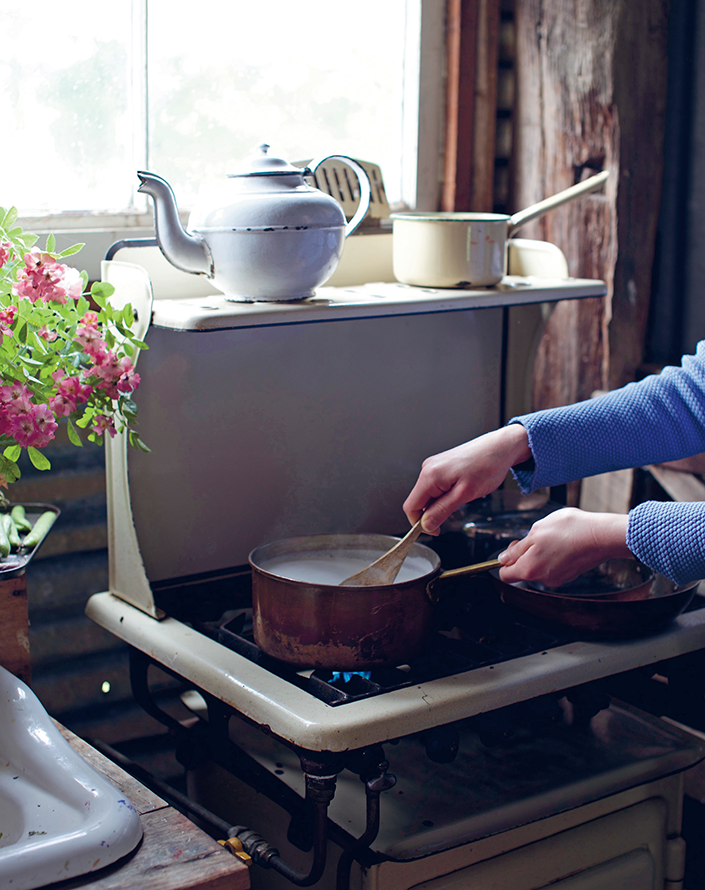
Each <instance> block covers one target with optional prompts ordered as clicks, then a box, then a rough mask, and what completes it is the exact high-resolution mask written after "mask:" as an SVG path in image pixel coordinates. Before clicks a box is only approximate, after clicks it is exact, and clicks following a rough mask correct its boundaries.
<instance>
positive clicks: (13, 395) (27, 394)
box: [0, 380, 33, 402]
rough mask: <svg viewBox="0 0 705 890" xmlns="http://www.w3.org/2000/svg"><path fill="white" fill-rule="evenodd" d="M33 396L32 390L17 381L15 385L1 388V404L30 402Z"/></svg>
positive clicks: (8, 384) (7, 384)
mask: <svg viewBox="0 0 705 890" xmlns="http://www.w3.org/2000/svg"><path fill="white" fill-rule="evenodd" d="M32 396H33V393H32V390H31V389H29V388H28V387H26V386H25V385H24V384H23V383H20V382H19V380H15V381H14V383H6V384H5V385H4V386H0V402H16V401H21V400H25V401H27V402H29V401H31V399H32Z"/></svg>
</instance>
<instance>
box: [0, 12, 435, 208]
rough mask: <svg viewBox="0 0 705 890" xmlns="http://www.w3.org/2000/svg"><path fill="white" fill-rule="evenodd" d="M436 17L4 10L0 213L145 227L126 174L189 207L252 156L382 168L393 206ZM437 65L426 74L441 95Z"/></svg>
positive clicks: (410, 172) (404, 174)
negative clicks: (328, 157)
mask: <svg viewBox="0 0 705 890" xmlns="http://www.w3.org/2000/svg"><path fill="white" fill-rule="evenodd" d="M424 6H425V12H424V10H423V7H424ZM444 6H445V4H444V3H443V2H442V0H425V2H422V0H384V2H383V3H380V2H379V0H356V2H355V3H349V2H347V0H309V2H307V3H306V4H305V5H303V6H296V5H295V4H292V3H291V2H290V0H267V2H266V3H248V2H240V0H237V2H232V3H228V4H224V3H221V2H218V0H200V2H198V3H196V4H194V2H193V0H188V2H187V0H116V2H115V3H113V4H111V5H110V7H109V8H106V7H105V6H104V5H102V4H97V3H95V2H94V0H66V2H65V3H64V4H62V5H61V7H58V8H57V7H56V4H55V3H54V2H53V0H52V2H50V0H35V2H34V3H32V4H26V3H23V2H21V0H3V5H2V11H1V12H0V21H1V22H2V31H3V33H4V34H5V35H10V34H11V35H12V40H6V41H5V46H4V52H3V59H2V60H1V61H0V84H1V88H0V114H1V115H2V120H3V130H4V132H5V133H6V134H12V137H11V138H10V139H6V140H5V141H4V144H3V150H2V153H3V156H4V166H5V169H6V170H7V169H11V170H12V174H13V175H12V177H11V178H10V177H8V178H6V179H5V189H7V187H8V185H9V186H11V190H10V193H9V194H8V193H7V192H6V193H5V194H3V202H4V203H14V204H16V205H17V206H18V207H19V208H20V210H21V213H22V214H23V215H25V216H28V215H31V216H37V215H42V216H44V215H48V214H55V213H59V212H64V213H65V212H70V213H74V214H86V213H88V214H90V213H96V212H113V213H115V212H117V213H122V212H128V213H134V212H135V211H138V212H140V211H141V212H144V210H146V205H145V204H144V201H143V200H141V199H140V198H138V197H136V194H135V189H136V185H137V180H136V176H135V171H136V170H137V169H139V168H146V169H150V170H154V171H155V172H159V173H160V174H161V175H164V176H165V177H166V178H167V179H168V180H169V181H170V182H171V183H172V185H173V187H174V189H175V191H176V192H177V197H178V199H179V203H180V204H181V205H182V206H185V207H187V206H189V205H190V204H192V203H193V202H194V201H195V200H196V198H197V195H198V190H199V188H200V187H201V186H202V185H203V184H204V181H205V180H207V179H209V178H217V177H220V176H223V175H224V174H225V173H227V170H228V167H229V166H230V165H232V163H233V162H237V161H240V160H242V159H243V158H244V157H245V156H247V155H248V154H250V152H251V151H252V149H253V148H254V146H255V145H257V144H259V143H260V142H263V141H266V142H269V143H270V144H271V145H272V150H273V151H274V152H276V153H278V154H281V155H282V156H284V157H286V158H287V159H289V160H298V159H303V158H309V157H312V156H315V155H320V154H324V153H329V152H330V153H345V154H350V155H352V156H354V157H359V158H362V159H364V160H369V161H373V162H375V163H378V164H380V166H381V167H382V172H383V175H384V178H385V184H386V186H387V190H388V193H389V197H390V200H392V201H395V200H399V199H400V198H401V197H402V192H403V190H404V189H406V190H407V191H408V188H409V184H408V183H409V180H410V177H411V178H412V179H413V176H414V168H415V163H412V164H411V167H409V166H408V165H407V169H406V171H404V170H403V169H402V163H401V158H402V155H403V154H404V151H403V148H402V141H404V142H405V148H406V154H407V155H409V154H414V159H415V155H416V146H415V145H414V142H415V139H416V137H417V135H418V127H417V126H416V122H417V119H418V105H419V103H418V99H417V98H416V92H415V91H412V93H410V92H409V80H410V78H411V80H412V81H414V80H415V79H416V78H417V77H418V75H419V71H420V68H421V67H423V66H422V65H421V61H422V59H423V58H424V57H422V55H421V53H420V49H419V32H420V29H421V28H422V27H424V26H425V27H426V29H427V30H429V28H428V21H429V20H430V19H434V20H435V23H436V25H435V30H436V32H437V33H438V32H439V26H438V21H439V19H440V32H442V20H443V12H444ZM424 17H425V18H424ZM425 58H427V54H426V57H425ZM441 63H442V60H441V59H438V58H435V59H432V60H431V65H430V67H431V68H432V69H434V66H435V72H434V76H435V78H436V79H437V80H439V81H440V77H441V72H440V68H441ZM426 66H427V67H429V65H428V60H427V62H426ZM405 74H406V94H405ZM410 96H411V98H409V97H410ZM404 115H406V118H407V119H406V121H405V120H404V119H403V118H404ZM415 126H416V132H415V133H414V132H413V131H414V127H415ZM409 148H411V152H410V151H409ZM404 181H406V185H404Z"/></svg>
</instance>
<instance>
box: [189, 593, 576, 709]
mask: <svg viewBox="0 0 705 890" xmlns="http://www.w3.org/2000/svg"><path fill="white" fill-rule="evenodd" d="M473 599H474V601H475V602H477V598H476V597H474V598H473ZM481 602H483V603H484V605H482V606H480V607H475V606H470V607H468V604H467V602H466V601H465V599H464V598H461V599H460V601H458V602H455V603H446V615H445V616H443V617H442V618H441V620H440V621H439V625H438V629H437V630H436V632H435V633H433V634H432V635H431V636H430V638H429V640H428V642H427V643H426V646H425V648H424V650H423V652H422V653H421V654H420V655H419V656H418V657H417V658H415V659H413V660H412V661H411V662H410V663H409V664H405V665H397V666H396V667H383V668H372V669H371V670H369V671H361V672H355V671H344V672H341V671H331V670H322V669H317V670H313V671H298V670H297V669H296V668H294V667H292V666H290V665H287V664H285V663H284V662H281V661H278V660H277V659H274V658H272V657H271V656H269V655H266V654H265V653H264V652H262V651H261V650H260V649H259V648H258V646H257V645H256V643H255V641H254V638H253V635H252V627H251V612H250V610H246V609H243V610H242V611H241V612H240V613H239V614H237V615H236V616H234V617H228V618H226V619H221V621H220V622H212V623H211V622H209V623H204V624H203V625H201V626H200V628H199V629H201V630H202V631H203V632H205V633H207V634H208V635H209V636H211V637H213V638H214V639H216V640H217V641H218V642H219V643H221V644H222V645H224V646H227V647H228V648H229V649H232V650H233V651H235V652H237V653H238V654H239V655H242V656H244V657H245V658H247V659H249V660H250V661H253V662H255V663H256V664H259V665H260V666H262V667H264V668H266V669H267V670H269V671H271V672H272V673H274V674H276V675H277V676H279V677H281V678H282V679H284V680H287V681H288V682H290V683H292V684H293V685H295V686H297V687H298V688H300V689H304V690H305V691H307V692H308V693H309V694H310V695H312V696H314V697H315V698H318V699H320V700H321V701H324V702H326V704H329V705H336V706H338V705H344V704H347V703H349V702H354V701H359V700H360V699H363V698H371V697H373V696H377V695H383V694H384V693H385V692H390V691H392V690H395V689H401V688H403V687H405V686H413V685H417V684H419V683H423V682H426V681H428V680H438V679H441V678H443V677H450V676H452V675H454V674H460V673H466V672H468V671H473V670H475V669H477V668H481V667H487V666H488V665H494V664H500V663H501V662H505V661H510V660H511V659H514V658H518V657H521V656H523V655H530V654H532V653H538V652H544V651H546V650H548V649H553V648H555V647H557V646H562V645H564V644H565V643H567V642H570V641H572V640H573V639H575V637H574V634H573V632H572V631H570V630H566V629H563V628H557V627H555V626H549V625H547V624H545V623H542V622H538V621H534V619H532V618H531V617H530V616H527V615H523V614H520V613H518V612H515V611H514V610H512V609H509V608H507V607H506V606H504V605H503V604H502V603H500V602H498V601H497V600H496V599H493V600H492V601H491V602H488V601H487V600H483V599H482V598H481ZM231 616H232V613H231Z"/></svg>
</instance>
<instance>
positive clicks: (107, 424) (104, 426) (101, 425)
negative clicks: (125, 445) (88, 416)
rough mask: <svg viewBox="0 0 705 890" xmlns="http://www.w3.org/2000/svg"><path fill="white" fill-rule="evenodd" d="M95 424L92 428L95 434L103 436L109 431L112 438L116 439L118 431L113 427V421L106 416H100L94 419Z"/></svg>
mask: <svg viewBox="0 0 705 890" xmlns="http://www.w3.org/2000/svg"><path fill="white" fill-rule="evenodd" d="M94 420H95V423H94V424H93V426H92V427H91V429H92V430H93V432H94V433H96V434H97V435H99V436H102V435H103V433H104V432H105V431H106V430H107V431H108V432H109V433H110V436H111V438H114V437H115V434H116V433H117V430H116V429H115V426H114V425H113V422H112V420H111V419H110V418H109V417H106V416H105V414H98V415H96V417H95V418H94Z"/></svg>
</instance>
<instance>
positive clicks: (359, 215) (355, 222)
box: [308, 155, 372, 238]
mask: <svg viewBox="0 0 705 890" xmlns="http://www.w3.org/2000/svg"><path fill="white" fill-rule="evenodd" d="M324 161H342V162H343V163H344V164H347V165H348V167H350V169H351V170H352V171H353V173H354V174H355V176H356V177H357V181H358V183H359V185H360V203H359V204H358V207H357V210H356V211H355V213H354V214H353V216H352V217H351V219H350V221H349V222H348V223H347V224H346V226H345V237H346V238H347V237H348V235H352V233H353V232H354V231H355V229H356V228H357V227H358V226H359V225H360V223H361V222H362V220H363V219H364V218H365V214H366V213H367V211H368V209H369V206H370V200H371V199H372V188H371V186H370V177H369V176H368V175H367V171H366V170H365V168H364V167H363V166H362V165H361V164H358V162H357V161H354V160H353V159H352V158H348V157H346V155H326V156H325V157H324V158H318V159H317V160H315V161H313V162H312V163H311V164H310V165H309V168H308V171H309V173H310V175H311V176H313V174H314V173H315V172H316V170H317V169H318V168H319V167H320V166H321V164H322V163H323V162H324Z"/></svg>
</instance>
